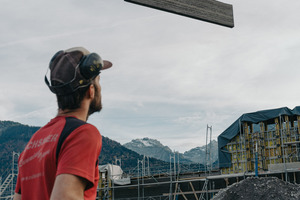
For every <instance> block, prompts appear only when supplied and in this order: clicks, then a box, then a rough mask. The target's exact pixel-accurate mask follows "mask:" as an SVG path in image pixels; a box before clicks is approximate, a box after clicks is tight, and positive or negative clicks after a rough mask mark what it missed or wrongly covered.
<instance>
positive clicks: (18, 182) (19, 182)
mask: <svg viewBox="0 0 300 200" xmlns="http://www.w3.org/2000/svg"><path fill="white" fill-rule="evenodd" d="M15 193H18V194H21V180H20V176H19V175H18V178H17V184H16V188H15Z"/></svg>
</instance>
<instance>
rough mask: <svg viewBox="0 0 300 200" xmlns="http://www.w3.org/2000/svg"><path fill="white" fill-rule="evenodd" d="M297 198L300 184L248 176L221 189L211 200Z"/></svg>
mask: <svg viewBox="0 0 300 200" xmlns="http://www.w3.org/2000/svg"><path fill="white" fill-rule="evenodd" d="M241 199H243V200H253V199H255V200H285V199H288V200H299V199H300V185H298V184H292V183H288V182H284V181H282V180H280V179H278V178H276V177H261V178H256V177H249V178H247V179H245V180H243V181H241V182H238V183H234V184H232V185H230V186H228V187H227V188H225V189H222V190H220V191H219V192H218V194H217V195H216V196H215V197H214V198H213V200H241Z"/></svg>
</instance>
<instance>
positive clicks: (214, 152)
mask: <svg viewBox="0 0 300 200" xmlns="http://www.w3.org/2000/svg"><path fill="white" fill-rule="evenodd" d="M210 145H211V154H210V155H211V162H212V163H214V162H215V161H216V160H218V142H217V141H216V140H213V141H211V144H208V152H209V146H210ZM183 156H184V157H185V158H186V159H189V160H191V161H193V162H195V163H199V162H200V163H202V164H203V163H205V158H206V146H205V145H204V146H201V147H196V148H193V149H191V150H189V151H186V152H184V154H183Z"/></svg>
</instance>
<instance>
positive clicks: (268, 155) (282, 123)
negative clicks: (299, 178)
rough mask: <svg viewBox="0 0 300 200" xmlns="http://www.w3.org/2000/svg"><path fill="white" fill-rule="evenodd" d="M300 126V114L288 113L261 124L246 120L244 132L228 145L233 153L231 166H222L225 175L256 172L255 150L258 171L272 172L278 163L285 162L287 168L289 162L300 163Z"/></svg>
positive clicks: (231, 154)
mask: <svg viewBox="0 0 300 200" xmlns="http://www.w3.org/2000/svg"><path fill="white" fill-rule="evenodd" d="M240 123H241V122H240ZM299 126H300V116H297V118H295V117H294V116H287V115H280V116H278V117H276V118H274V119H273V120H268V121H264V122H259V123H257V124H254V123H249V122H243V123H242V124H240V127H242V128H241V130H242V131H240V134H239V135H236V136H235V137H234V138H233V139H232V140H231V141H230V142H229V143H227V145H226V149H227V150H228V152H229V153H230V156H231V166H230V167H224V168H222V169H221V171H222V174H234V173H250V172H254V171H255V170H256V169H255V153H257V170H258V171H260V172H262V171H268V170H270V169H272V167H273V168H274V166H276V165H278V166H279V165H282V166H283V170H284V171H286V170H287V169H288V168H287V166H288V165H289V163H294V165H297V164H298V165H299V166H300V163H299V161H300V156H299V152H300V148H299V147H300V141H299V136H300V132H299V131H300V129H299ZM256 151H257V152H256Z"/></svg>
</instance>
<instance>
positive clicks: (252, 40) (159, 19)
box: [0, 0, 300, 152]
mask: <svg viewBox="0 0 300 200" xmlns="http://www.w3.org/2000/svg"><path fill="white" fill-rule="evenodd" d="M223 2H225V3H229V4H232V5H233V9H234V21H235V27H234V28H227V27H224V26H219V25H215V24H211V23H207V22H203V21H200V20H195V19H191V18H187V17H183V16H179V15H175V14H171V13H167V12H163V11H159V10H155V9H151V8H147V7H142V6H139V5H136V4H132V3H128V2H124V1H123V0H87V1H82V0H52V1H45V0H27V1H22V0H14V1H11V0H3V1H2V3H1V7H0V24H1V26H0V27H1V28H0V67H1V71H2V72H1V73H0V85H1V87H0V88H1V93H0V120H12V121H16V122H20V123H23V124H28V125H33V126H42V125H44V124H46V123H47V122H48V121H49V120H50V119H51V118H53V117H55V115H56V113H57V106H56V99H55V96H54V95H53V94H52V93H51V92H50V91H49V89H48V88H47V86H46V85H45V84H44V75H45V73H46V71H47V67H48V63H49V61H50V59H51V57H52V56H53V55H54V53H56V52H57V51H58V50H62V49H68V48H70V47H74V46H84V47H86V48H87V49H89V50H90V51H92V52H97V53H99V54H100V55H101V57H102V58H104V59H108V60H110V61H112V62H113V64H114V66H113V68H111V69H110V70H107V71H105V72H103V73H101V85H102V96H103V106H104V108H103V110H102V111H101V113H99V114H95V115H93V116H91V117H90V120H89V122H90V123H92V124H94V125H95V126H96V127H98V128H99V130H100V132H101V133H102V135H104V136H106V137H109V138H111V139H113V140H116V141H118V142H120V143H121V144H124V143H126V142H129V141H131V140H132V139H136V138H143V137H149V138H153V139H157V140H159V141H161V142H162V144H164V145H168V146H169V147H170V148H171V149H172V150H176V151H180V152H184V151H186V150H189V149H191V148H193V147H197V146H200V145H204V144H205V135H206V128H207V125H209V126H212V133H213V139H217V137H218V135H219V134H221V133H222V132H223V131H224V130H225V129H226V128H227V127H228V126H230V125H231V124H232V123H233V122H234V121H235V120H236V119H237V118H238V117H240V116H241V115H242V114H244V113H249V112H255V111H258V110H264V109H272V108H279V107H289V108H291V109H293V108H294V107H295V106H298V105H299V104H300V92H299V85H300V79H299V74H300V67H299V65H300V24H299V22H300V12H299V8H300V1H299V0H289V1H283V0H264V1H261V0H248V1H233V0H224V1H223Z"/></svg>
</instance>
